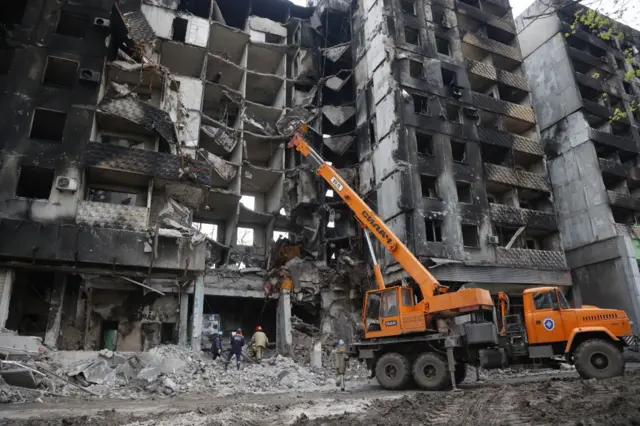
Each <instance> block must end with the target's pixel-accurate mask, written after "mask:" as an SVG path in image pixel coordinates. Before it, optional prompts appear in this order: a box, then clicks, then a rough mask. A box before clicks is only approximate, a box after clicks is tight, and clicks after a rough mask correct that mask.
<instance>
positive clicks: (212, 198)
mask: <svg viewBox="0 0 640 426" xmlns="http://www.w3.org/2000/svg"><path fill="white" fill-rule="evenodd" d="M239 202H240V194H236V193H233V192H231V191H224V190H211V191H209V194H208V195H207V199H206V206H207V208H205V209H203V210H200V211H199V212H198V213H197V215H196V218H197V217H201V218H207V219H209V220H214V221H215V220H227V219H229V218H230V217H232V216H233V215H234V214H236V212H237V211H238V203H239Z"/></svg>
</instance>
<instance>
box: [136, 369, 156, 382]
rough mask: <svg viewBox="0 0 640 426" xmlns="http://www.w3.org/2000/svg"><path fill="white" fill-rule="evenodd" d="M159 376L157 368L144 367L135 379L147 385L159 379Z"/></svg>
mask: <svg viewBox="0 0 640 426" xmlns="http://www.w3.org/2000/svg"><path fill="white" fill-rule="evenodd" d="M160 374H161V372H160V370H158V369H157V368H155V367H146V368H143V369H142V370H140V372H139V373H138V375H137V376H136V378H137V379H139V380H142V381H144V382H147V383H153V382H155V381H156V379H157V378H158V377H160Z"/></svg>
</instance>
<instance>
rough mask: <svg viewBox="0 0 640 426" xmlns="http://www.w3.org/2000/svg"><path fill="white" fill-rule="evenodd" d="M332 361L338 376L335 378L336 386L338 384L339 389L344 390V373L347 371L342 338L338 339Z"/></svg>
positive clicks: (345, 352) (345, 353)
mask: <svg viewBox="0 0 640 426" xmlns="http://www.w3.org/2000/svg"><path fill="white" fill-rule="evenodd" d="M334 362H335V365H336V372H337V373H338V376H339V377H338V380H336V386H340V390H341V391H344V373H346V372H347V351H346V347H345V345H344V340H342V339H340V340H339V341H338V346H336V348H335V359H334Z"/></svg>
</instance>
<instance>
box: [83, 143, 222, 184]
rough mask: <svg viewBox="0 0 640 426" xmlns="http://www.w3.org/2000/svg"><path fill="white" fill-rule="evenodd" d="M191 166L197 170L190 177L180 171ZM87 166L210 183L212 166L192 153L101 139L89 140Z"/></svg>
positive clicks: (192, 182) (86, 153)
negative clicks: (112, 143) (165, 151)
mask: <svg viewBox="0 0 640 426" xmlns="http://www.w3.org/2000/svg"><path fill="white" fill-rule="evenodd" d="M181 162H182V163H183V164H181ZM185 162H186V163H185ZM187 166H188V167H189V168H191V169H192V170H193V173H192V174H190V175H189V178H187V177H186V176H185V175H183V174H182V173H181V172H180V170H181V169H182V170H183V171H184V170H185V169H186V167H187ZM83 167H85V168H86V167H96V168H102V169H110V170H117V171H123V172H129V173H134V174H139V175H145V176H152V177H159V178H162V179H166V180H171V181H181V182H185V184H188V185H198V184H199V185H208V184H209V182H210V180H211V170H210V167H207V164H206V163H204V162H202V161H195V160H192V159H191V158H190V157H184V158H181V157H179V156H177V155H172V154H167V153H162V152H156V151H149V150H144V149H136V148H126V147H123V146H119V145H110V144H106V143H98V142H89V143H88V144H87V150H86V152H85V157H84V161H83ZM190 179H193V180H190ZM186 180H188V181H186Z"/></svg>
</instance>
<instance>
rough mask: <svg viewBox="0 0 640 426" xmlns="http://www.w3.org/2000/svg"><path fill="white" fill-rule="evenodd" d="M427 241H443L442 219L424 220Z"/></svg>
mask: <svg viewBox="0 0 640 426" xmlns="http://www.w3.org/2000/svg"><path fill="white" fill-rule="evenodd" d="M424 225H425V229H426V236H427V241H431V242H442V221H440V220H436V219H426V220H425V221H424Z"/></svg>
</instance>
